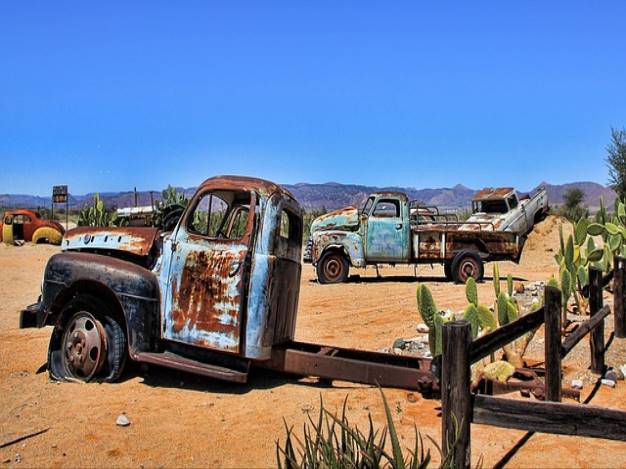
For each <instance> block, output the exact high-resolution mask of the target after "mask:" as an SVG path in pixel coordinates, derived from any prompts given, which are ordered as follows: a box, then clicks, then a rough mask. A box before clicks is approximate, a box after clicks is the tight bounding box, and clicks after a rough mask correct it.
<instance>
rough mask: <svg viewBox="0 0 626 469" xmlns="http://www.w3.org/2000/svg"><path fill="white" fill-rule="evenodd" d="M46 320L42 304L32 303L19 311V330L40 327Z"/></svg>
mask: <svg viewBox="0 0 626 469" xmlns="http://www.w3.org/2000/svg"><path fill="white" fill-rule="evenodd" d="M45 319H46V312H45V310H44V308H43V304H42V303H34V304H32V305H29V306H27V307H26V309H23V310H22V311H20V329H26V328H29V327H42V326H43V323H44V321H45Z"/></svg>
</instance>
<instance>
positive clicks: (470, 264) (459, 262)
mask: <svg viewBox="0 0 626 469" xmlns="http://www.w3.org/2000/svg"><path fill="white" fill-rule="evenodd" d="M484 273H485V266H484V263H483V260H482V259H481V258H480V256H479V255H478V253H476V252H473V251H461V252H459V253H458V254H457V255H456V256H455V257H454V260H453V261H452V278H453V280H454V281H455V283H465V282H466V281H467V279H468V278H469V277H473V278H474V280H476V281H477V282H480V281H481V280H482V279H483V274H484Z"/></svg>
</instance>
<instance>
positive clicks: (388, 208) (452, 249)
mask: <svg viewBox="0 0 626 469" xmlns="http://www.w3.org/2000/svg"><path fill="white" fill-rule="evenodd" d="M510 192H511V190H508V191H507V192H506V194H505V195H510ZM513 195H515V194H513ZM544 195H545V192H544ZM516 197H517V196H516V195H515V200H517V198H516ZM534 200H536V199H534ZM506 203H507V202H505V204H506ZM535 205H536V204H533V206H535ZM477 207H478V206H477ZM481 207H482V206H481ZM506 207H507V208H508V205H506ZM500 213H502V212H500ZM474 216H475V217H476V218H474V219H472V218H470V219H469V220H466V221H459V220H458V219H457V218H456V216H455V215H453V214H443V213H440V212H439V211H438V209H437V208H436V207H425V206H422V205H421V204H420V203H419V202H417V201H412V200H409V198H408V196H407V195H406V194H405V193H403V192H377V193H373V194H371V195H370V196H369V197H368V198H367V200H366V202H365V204H364V206H363V208H362V209H361V210H358V209H357V208H355V207H347V208H343V209H339V210H335V211H332V212H330V213H327V214H324V215H322V216H320V217H318V218H316V219H315V220H314V221H313V223H312V224H311V237H310V239H309V240H308V242H307V246H306V249H305V254H304V262H306V263H312V264H313V265H314V267H315V269H316V272H317V278H318V280H319V282H320V283H340V282H344V281H346V280H347V279H348V277H349V270H350V268H351V267H355V268H363V267H366V266H368V265H376V266H378V264H391V265H396V264H414V265H417V264H443V266H444V273H445V275H446V277H447V278H448V279H451V280H454V281H455V282H459V283H464V282H465V281H466V280H467V279H468V278H469V277H473V278H474V279H475V280H477V281H480V280H481V279H482V277H483V274H484V263H485V262H488V261H499V260H511V261H514V262H518V261H519V258H520V256H521V253H522V249H523V246H524V241H525V239H526V233H527V231H526V230H524V231H520V232H517V231H512V230H508V229H507V230H502V229H501V220H499V219H497V217H495V216H494V217H491V216H488V214H485V213H478V212H476V213H475V214H474ZM510 226H514V227H515V226H517V225H510ZM531 226H532V225H531Z"/></svg>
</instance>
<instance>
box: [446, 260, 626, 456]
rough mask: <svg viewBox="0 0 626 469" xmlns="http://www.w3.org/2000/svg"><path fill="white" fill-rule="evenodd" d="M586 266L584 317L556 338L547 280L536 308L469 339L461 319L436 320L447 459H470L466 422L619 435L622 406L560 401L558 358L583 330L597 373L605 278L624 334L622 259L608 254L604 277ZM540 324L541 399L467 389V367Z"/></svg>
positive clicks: (555, 300)
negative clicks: (610, 260)
mask: <svg viewBox="0 0 626 469" xmlns="http://www.w3.org/2000/svg"><path fill="white" fill-rule="evenodd" d="M607 277H609V276H605V277H602V273H601V272H600V271H599V270H597V269H594V268H590V269H589V289H588V294H589V309H590V318H589V320H587V321H585V322H584V323H583V324H581V325H580V326H579V327H578V329H576V330H575V331H574V332H573V333H571V334H570V335H569V336H568V337H566V338H565V340H563V342H561V293H560V291H559V290H558V289H556V288H553V287H546V288H545V291H544V307H543V308H541V309H540V310H539V311H536V312H534V313H531V314H528V315H525V316H523V317H521V318H520V319H518V320H517V321H514V322H513V323H510V324H507V325H506V326H504V327H502V328H500V329H498V330H497V331H495V332H493V333H491V334H488V335H486V336H483V337H481V338H479V339H477V340H476V341H474V342H473V343H472V342H471V326H470V324H469V322H467V321H453V322H450V323H446V324H445V325H444V326H443V334H442V335H443V353H442V357H441V376H442V379H441V403H442V444H441V448H442V450H443V452H444V455H447V454H448V453H449V452H450V451H453V452H454V453H453V458H454V466H455V467H458V468H466V467H469V466H470V462H471V452H470V448H471V423H472V422H473V423H482V424H487V425H494V426H498V427H503V428H513V429H518V430H528V431H537V432H543V433H555V434H562V435H577V436H585V437H593V438H604V439H610V440H620V441H626V424H625V423H624V422H626V411H622V410H616V409H607V408H602V407H595V406H585V405H580V404H563V403H561V402H560V400H561V395H562V388H561V359H562V358H563V357H565V356H566V355H567V354H568V353H569V352H570V351H571V350H572V349H573V348H574V346H575V345H576V344H577V343H578V342H580V340H581V339H582V338H583V337H584V336H586V335H587V334H589V335H590V338H589V339H590V361H591V370H592V372H594V373H600V374H601V373H603V372H604V368H605V363H604V355H605V352H606V350H605V344H604V319H605V318H606V316H608V315H609V314H610V312H611V311H610V308H609V307H608V306H603V299H602V293H603V289H604V287H605V286H606V285H607V284H608V283H609V282H610V280H611V279H613V298H614V305H615V307H614V310H615V314H614V320H615V335H616V337H620V336H618V334H617V331H618V329H620V331H621V332H620V333H623V334H624V335H623V336H626V317H625V316H624V315H625V311H624V310H625V309H626V305H625V303H624V302H625V301H626V260H624V259H622V258H615V269H614V271H613V273H611V275H610V278H609V279H608V280H607ZM542 323H543V324H544V325H545V399H546V401H545V402H542V401H525V400H514V399H504V398H498V397H493V396H485V395H474V394H472V393H471V391H470V366H471V364H472V363H474V362H475V361H477V360H480V359H481V358H483V357H485V356H487V355H489V354H490V353H492V352H495V351H496V350H498V349H499V348H500V347H502V346H503V345H505V344H507V343H508V342H510V341H512V340H515V339H516V338H518V337H520V336H522V335H523V334H525V333H526V332H529V331H531V330H533V329H535V328H537V327H539V326H540V325H541V324H542Z"/></svg>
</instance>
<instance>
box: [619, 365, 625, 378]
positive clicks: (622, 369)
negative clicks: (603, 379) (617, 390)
mask: <svg viewBox="0 0 626 469" xmlns="http://www.w3.org/2000/svg"><path fill="white" fill-rule="evenodd" d="M619 371H621V372H622V374H623V375H624V376H626V365H622V366H620V367H619Z"/></svg>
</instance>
